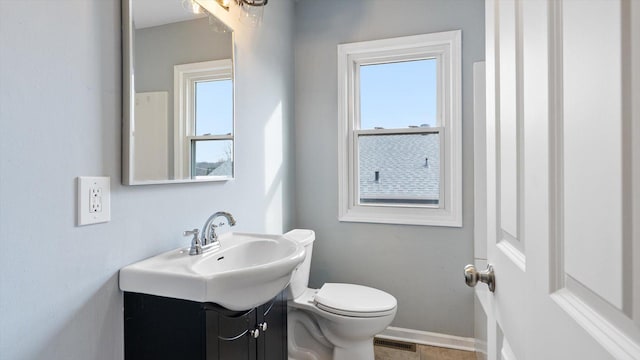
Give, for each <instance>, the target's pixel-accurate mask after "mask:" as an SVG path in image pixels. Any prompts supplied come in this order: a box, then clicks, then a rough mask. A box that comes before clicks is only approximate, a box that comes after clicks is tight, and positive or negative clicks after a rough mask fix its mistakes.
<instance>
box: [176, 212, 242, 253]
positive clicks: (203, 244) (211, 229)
mask: <svg viewBox="0 0 640 360" xmlns="http://www.w3.org/2000/svg"><path fill="white" fill-rule="evenodd" d="M219 217H224V218H226V219H227V224H228V225H229V226H235V225H236V219H234V218H233V215H231V214H230V213H228V212H225V211H218V212H216V213H214V214H213V215H211V216H209V218H208V219H207V221H205V223H204V226H203V227H202V231H201V232H200V237H198V229H193V230H192V231H185V232H184V236H189V235H193V239H192V240H191V248H190V249H189V255H198V254H202V253H204V252H206V251H209V250H215V249H218V248H220V240H218V234H216V228H218V227H219V226H222V225H224V222H220V223H218V224H217V225H216V224H215V223H214V221H215V220H216V219H217V218H219Z"/></svg>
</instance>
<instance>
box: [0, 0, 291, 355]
mask: <svg viewBox="0 0 640 360" xmlns="http://www.w3.org/2000/svg"><path fill="white" fill-rule="evenodd" d="M292 18H293V2H292V1H290V0H272V1H270V2H269V7H268V8H267V9H266V11H265V18H264V26H263V27H262V28H261V30H260V31H259V32H256V31H253V30H250V29H239V30H238V31H237V48H236V49H237V72H236V84H237V89H238V99H237V101H238V103H237V105H238V110H237V124H236V150H237V154H236V155H237V177H236V179H235V180H233V181H229V182H226V183H215V184H212V183H208V184H207V183H202V184H187V185H184V184H182V185H180V184H174V185H160V186H142V187H124V186H121V185H120V175H121V171H120V164H121V160H120V156H121V152H120V142H121V141H120V136H121V113H122V108H121V103H120V102H121V100H120V99H121V80H120V79H121V66H120V63H121V59H120V5H119V1H117V0H110V1H106V0H58V1H24V0H2V1H0V121H1V123H0V125H1V130H0V319H1V320H0V358H1V359H7V360H23V359H34V360H35V359H65V360H66V359H73V360H88V359H98V360H99V359H104V360H114V359H122V357H123V338H122V337H123V333H122V331H123V324H122V293H121V292H120V291H119V289H118V278H117V274H118V269H120V268H121V267H122V266H124V265H126V264H129V263H132V262H135V261H138V260H141V259H143V258H145V257H148V256H151V255H154V254H157V253H159V252H161V251H165V250H169V249H172V248H175V247H178V246H183V245H184V246H187V245H188V243H189V239H187V238H183V237H182V236H181V235H182V231H183V230H184V229H192V228H194V227H197V226H201V225H202V223H203V222H204V220H205V219H206V217H207V216H208V215H209V214H210V213H212V212H214V211H216V210H229V211H231V212H232V213H233V214H234V215H235V217H236V219H237V220H238V226H237V230H240V231H262V232H264V231H267V232H282V231H286V230H288V229H289V228H291V227H292V226H293V223H294V221H293V213H292V209H293V199H294V196H293V189H294V183H293V175H294V173H293V158H292V155H291V154H293V152H294V151H293V144H292V142H291V141H290V139H292V138H293V102H292V99H293V78H292V75H293V70H292V69H293V60H292V59H293V51H292V47H291V45H292V34H293V22H292ZM267 155H268V156H267ZM80 175H106V176H111V187H112V194H111V196H112V198H111V205H112V208H111V211H112V215H111V217H112V219H111V222H109V223H106V224H99V225H91V226H84V227H77V226H75V222H76V184H75V178H76V177H77V176H80Z"/></svg>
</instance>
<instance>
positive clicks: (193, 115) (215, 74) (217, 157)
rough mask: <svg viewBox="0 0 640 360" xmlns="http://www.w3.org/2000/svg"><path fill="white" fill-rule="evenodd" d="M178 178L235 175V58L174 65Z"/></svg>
mask: <svg viewBox="0 0 640 360" xmlns="http://www.w3.org/2000/svg"><path fill="white" fill-rule="evenodd" d="M174 91H175V98H176V100H175V105H174V107H175V108H174V114H175V118H176V119H177V121H175V129H174V171H175V173H176V177H177V178H192V179H198V178H202V177H207V179H211V178H212V177H213V178H216V177H217V178H220V179H221V180H226V179H229V178H233V79H232V68H231V60H216V61H205V62H201V63H193V64H183V65H176V66H175V67H174Z"/></svg>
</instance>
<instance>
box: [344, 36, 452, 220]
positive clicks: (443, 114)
mask: <svg viewBox="0 0 640 360" xmlns="http://www.w3.org/2000/svg"><path fill="white" fill-rule="evenodd" d="M429 58H437V59H438V60H439V61H438V64H439V65H438V82H444V83H445V84H450V86H439V87H438V99H439V101H440V102H441V103H440V105H439V109H438V111H439V116H438V120H437V121H438V123H437V126H438V127H437V129H439V133H440V146H441V154H440V158H441V164H442V166H441V171H442V175H441V182H440V191H441V194H442V195H441V197H440V205H439V207H437V208H436V207H411V206H404V207H403V206H371V204H367V205H366V206H363V205H360V204H358V201H357V199H356V196H355V194H357V188H356V186H357V184H356V183H357V181H355V179H357V176H356V174H357V169H356V167H357V166H356V165H355V164H357V161H356V160H357V148H356V146H357V144H356V142H355V141H354V138H353V133H354V131H357V132H359V133H362V132H364V131H367V132H368V131H369V130H358V127H359V124H356V123H355V122H357V121H358V120H357V119H359V115H358V111H359V107H358V98H359V96H358V94H357V91H358V88H357V86H355V84H357V82H358V74H359V72H358V71H357V68H358V66H359V65H364V64H377V63H384V62H392V61H403V60H404V61H406V60H416V59H429ZM443 88H444V89H446V91H445V92H444V93H441V91H442V90H441V89H443ZM338 121H339V123H338V136H339V139H338V203H339V209H338V220H339V221H349V222H373V223H387V224H410V225H432V226H451V227H462V62H461V31H460V30H455V31H446V32H439V33H432V34H424V35H415V36H406V37H400V38H393V39H383V40H374V41H364V42H358V43H350V44H341V45H338ZM427 129H428V128H423V129H416V130H415V131H428V130H427ZM434 129H435V128H434ZM413 130H414V129H405V130H403V132H405V131H413ZM387 131H388V130H387ZM393 131H397V130H395V129H394V130H393Z"/></svg>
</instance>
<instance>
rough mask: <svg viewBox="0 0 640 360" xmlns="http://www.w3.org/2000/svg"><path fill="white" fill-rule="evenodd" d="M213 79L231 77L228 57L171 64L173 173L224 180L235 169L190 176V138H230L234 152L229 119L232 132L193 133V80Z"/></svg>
mask: <svg viewBox="0 0 640 360" xmlns="http://www.w3.org/2000/svg"><path fill="white" fill-rule="evenodd" d="M212 80H231V81H233V63H232V61H231V59H222V60H212V61H203V62H198V63H191V64H181V65H174V67H173V86H174V88H173V91H174V109H173V112H174V119H177V121H174V135H173V141H174V146H173V149H174V157H173V159H174V172H175V177H176V178H179V179H184V178H193V179H196V178H206V179H207V180H212V181H216V180H219V181H224V180H229V179H232V178H233V174H234V173H235V170H232V174H231V176H206V177H200V176H197V177H196V176H191V166H192V163H193V161H192V147H191V146H192V142H193V140H231V142H232V144H233V145H232V152H233V153H234V155H233V156H235V141H233V136H234V130H233V129H234V128H235V125H234V124H235V109H234V111H233V113H234V119H232V122H233V123H232V125H231V129H232V132H231V135H201V136H196V135H195V125H196V123H195V121H196V119H195V95H196V94H195V90H196V82H199V81H212Z"/></svg>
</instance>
